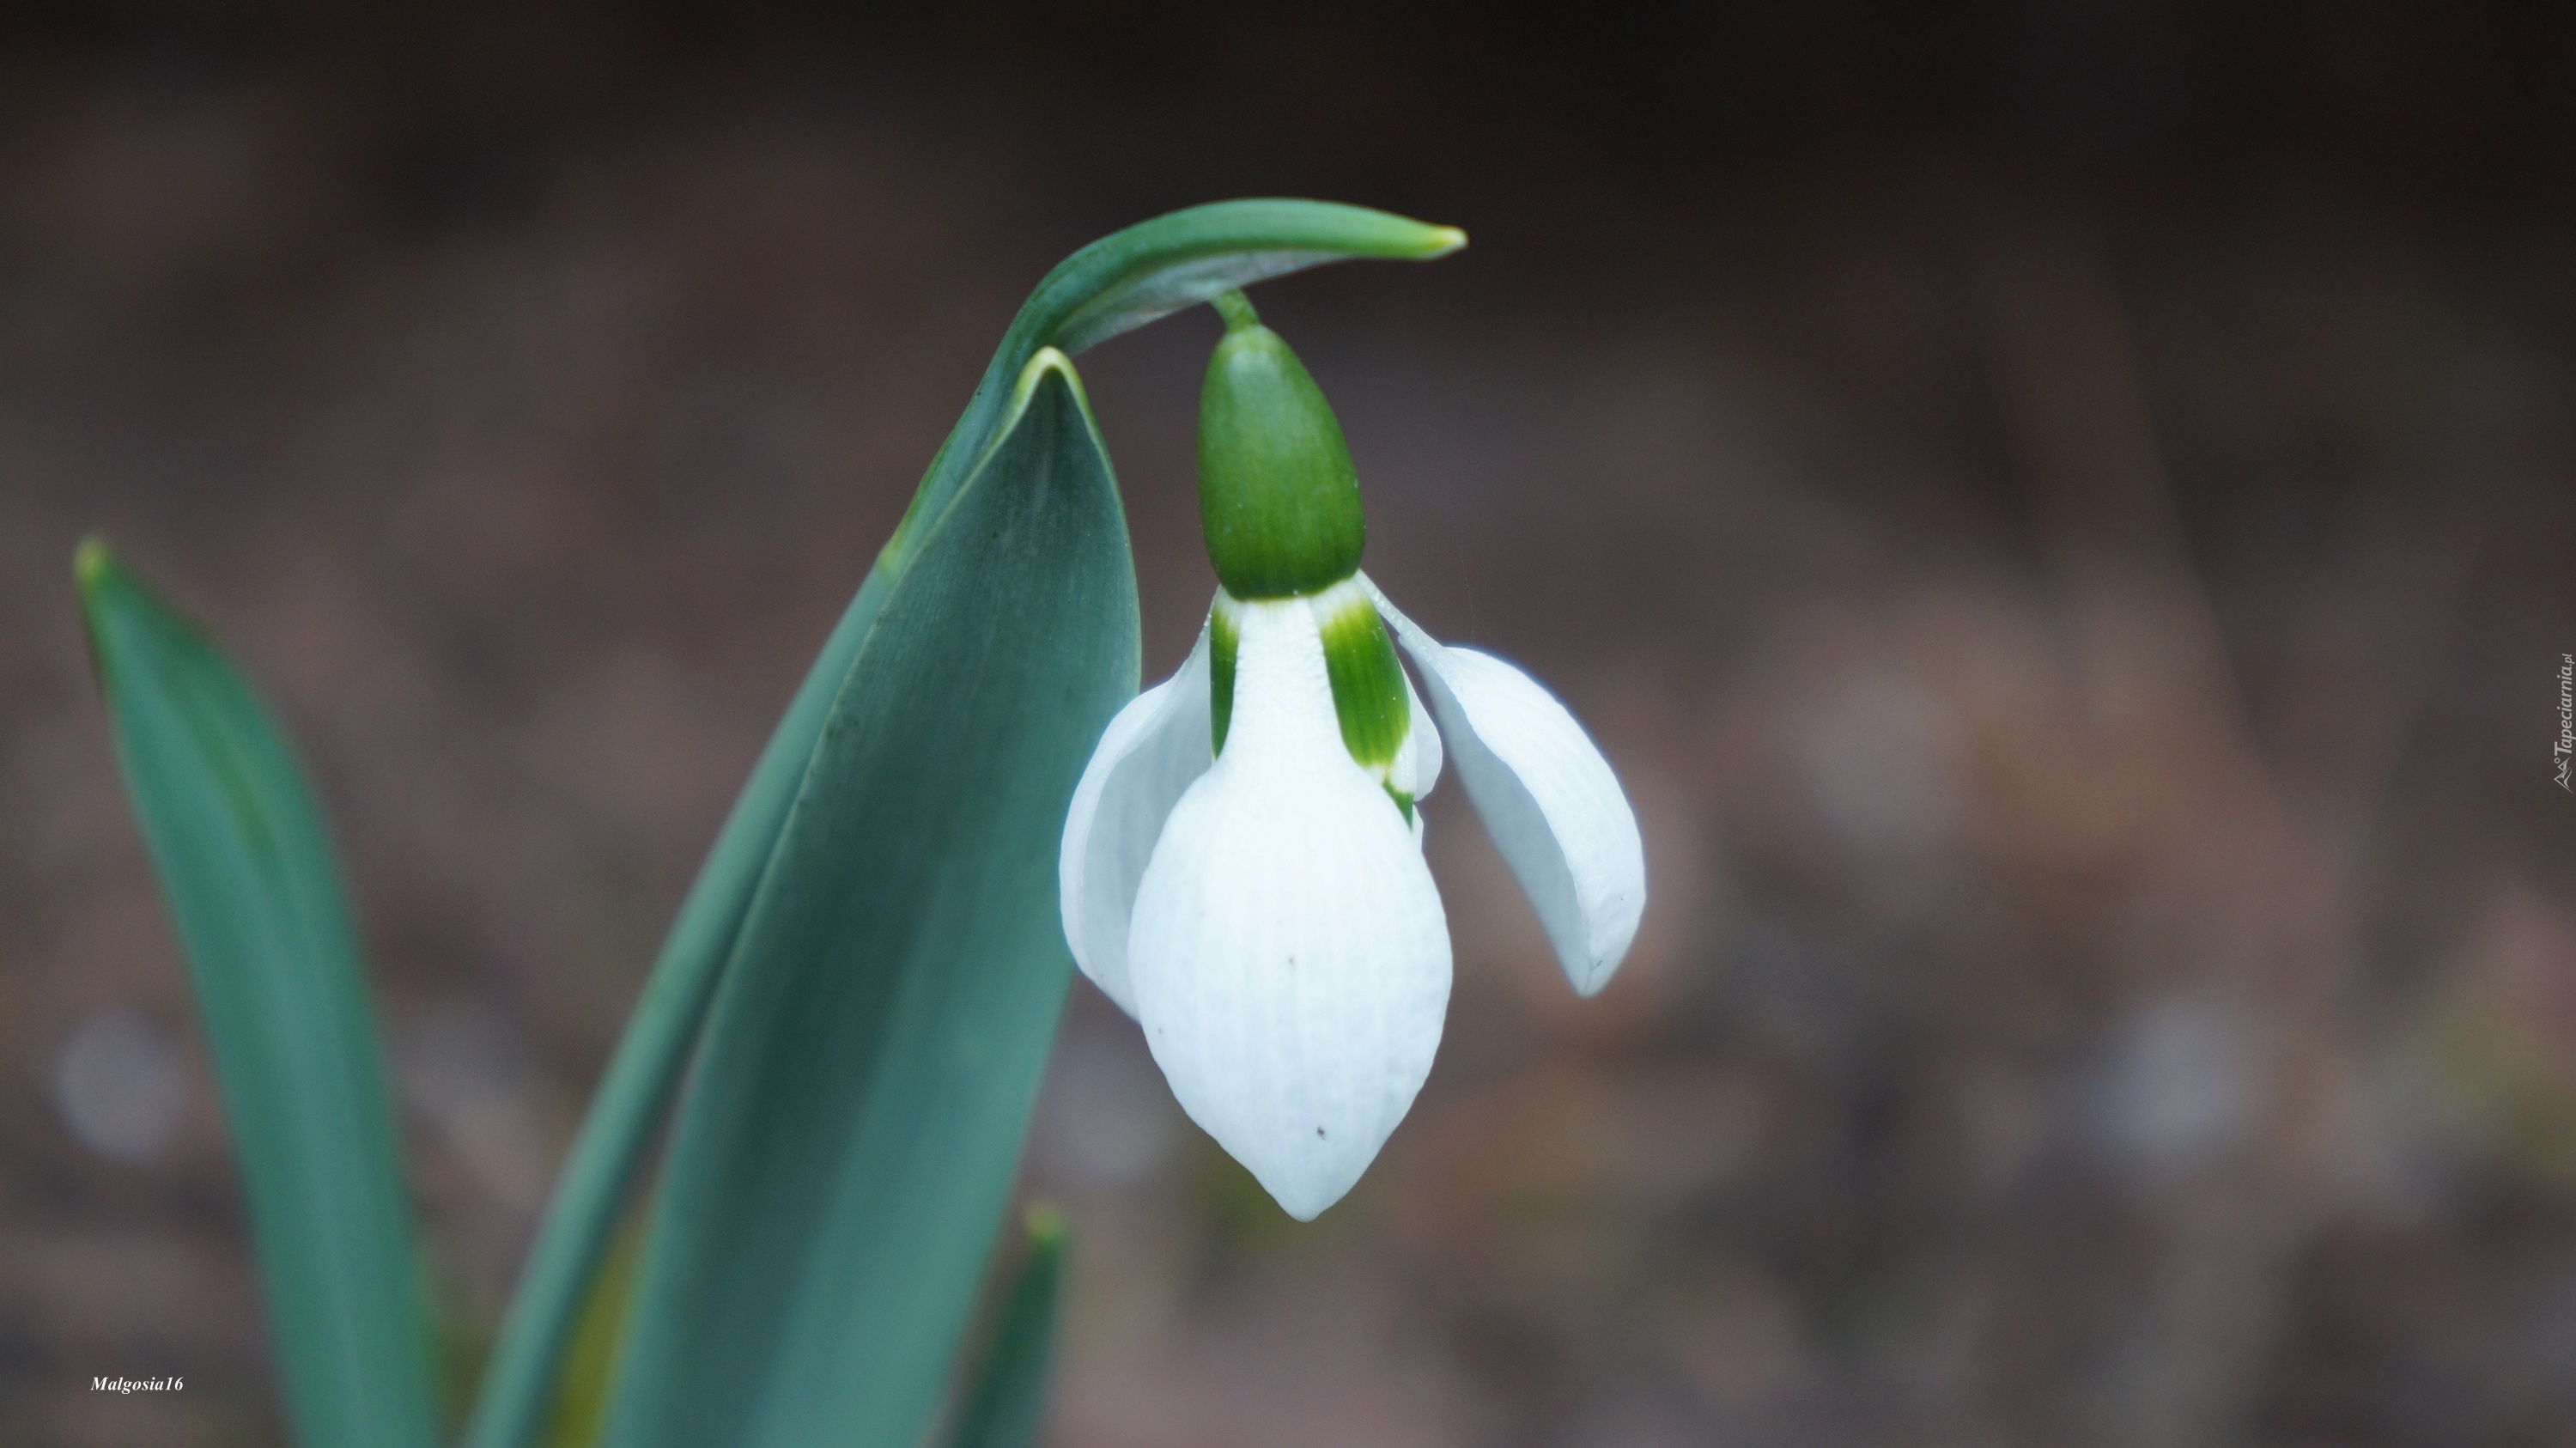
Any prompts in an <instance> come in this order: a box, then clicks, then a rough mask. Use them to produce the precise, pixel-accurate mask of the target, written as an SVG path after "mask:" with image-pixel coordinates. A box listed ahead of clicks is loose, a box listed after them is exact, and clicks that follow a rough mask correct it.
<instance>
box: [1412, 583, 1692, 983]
mask: <svg viewBox="0 0 2576 1448" xmlns="http://www.w3.org/2000/svg"><path fill="white" fill-rule="evenodd" d="M1370 591H1371V593H1372V594H1374V595H1375V596H1376V598H1377V606H1378V612H1379V613H1381V614H1382V615H1384V616H1385V618H1386V621H1387V624H1388V626H1389V627H1391V628H1393V629H1394V630H1395V635H1396V638H1397V640H1398V641H1400V642H1401V643H1402V644H1403V645H1404V648H1405V652H1407V653H1409V654H1411V655H1412V656H1413V661H1414V662H1415V663H1416V664H1417V665H1419V666H1420V667H1421V669H1422V679H1423V684H1424V686H1425V688H1426V689H1427V690H1428V691H1429V693H1430V695H1431V712H1432V714H1433V716H1434V717H1435V718H1437V719H1438V720H1439V721H1440V729H1441V732H1442V733H1443V734H1444V735H1445V736H1447V742H1448V746H1449V751H1450V753H1451V754H1452V755H1453V756H1455V758H1456V760H1457V769H1458V778H1459V779H1460V780H1461V781H1462V782H1463V783H1464V784H1465V786H1466V790H1467V798H1468V799H1469V800H1471V801H1473V802H1474V803H1475V806H1476V813H1477V815H1478V816H1479V817H1481V818H1482V819H1483V820H1484V822H1485V832H1486V833H1487V834H1489V835H1491V836H1493V840H1494V848H1495V849H1496V850H1498V851H1500V852H1501V854H1502V857H1503V862H1504V863H1505V864H1507V865H1509V866H1511V870H1512V875H1513V878H1515V879H1517V880H1519V881H1520V884H1521V890H1522V892H1523V893H1525V894H1527V895H1528V896H1529V900H1530V904H1531V905H1532V906H1533V907H1535V908H1536V909H1537V911H1538V918H1539V924H1540V925H1541V926H1542V927H1544V928H1545V929H1546V931H1547V939H1548V943H1549V944H1550V945H1553V946H1554V947H1556V958H1557V961H1558V963H1559V964H1561V965H1563V966H1564V967H1565V975H1566V979H1568V980H1570V981H1572V982H1573V983H1574V988H1575V990H1576V991H1578V992H1580V993H1582V994H1584V995H1590V994H1592V993H1593V992H1595V991H1597V990H1599V989H1601V987H1602V986H1604V985H1606V984H1608V983H1609V980H1610V975H1611V972H1613V971H1615V970H1617V969H1618V968H1619V962H1620V960H1621V959H1622V958H1623V957H1625V956H1626V955H1627V953H1628V946H1629V943H1630V942H1632V941H1634V940H1635V939H1636V938H1637V921H1638V918H1639V917H1640V916H1641V915H1643V914H1644V913H1645V909H1646V849H1645V843H1644V841H1643V840H1642V839H1641V838H1640V837H1639V836H1638V833H1637V816H1636V813H1635V811H1633V810H1631V809H1630V808H1629V807H1628V797H1627V796H1626V795H1625V794H1623V793H1621V792H1620V789H1619V778H1618V776H1617V775H1615V774H1613V773H1611V771H1610V762H1609V761H1608V760H1606V759H1604V758H1602V757H1601V751H1600V749H1598V748H1597V747H1595V746H1594V744H1593V743H1592V739H1591V736H1589V735H1587V734H1585V733H1584V732H1583V726H1582V725H1580V724H1578V723H1576V722H1574V716H1573V715H1572V714H1569V713H1567V712H1566V709H1565V706H1564V705H1563V704H1560V703H1558V702H1557V701H1556V698H1555V696H1554V695H1551V694H1550V693H1548V692H1547V690H1545V689H1543V688H1540V687H1539V685H1538V683H1537V682H1536V681H1535V680H1533V679H1531V678H1530V676H1529V675H1527V674H1524V673H1522V672H1521V671H1520V670H1518V669H1516V668H1513V667H1512V666H1511V665H1509V664H1507V663H1504V662H1503V661H1502V660H1500V659H1498V658H1495V657H1493V656H1492V655H1490V654H1484V653H1478V652H1477V651H1476V650H1474V649H1453V648H1446V647H1443V646H1442V645H1441V644H1439V643H1438V642H1437V641H1435V640H1433V639H1432V637H1431V636H1430V635H1428V634H1426V633H1424V632H1423V631H1422V630H1421V629H1420V628H1417V627H1415V625H1414V622H1413V620H1411V619H1409V618H1406V617H1405V616H1404V615H1403V614H1401V613H1398V612H1397V611H1396V609H1395V606H1394V605H1393V604H1390V603H1388V602H1387V601H1386V596H1385V595H1384V594H1382V593H1377V591H1376V585H1374V584H1371V585H1370Z"/></svg>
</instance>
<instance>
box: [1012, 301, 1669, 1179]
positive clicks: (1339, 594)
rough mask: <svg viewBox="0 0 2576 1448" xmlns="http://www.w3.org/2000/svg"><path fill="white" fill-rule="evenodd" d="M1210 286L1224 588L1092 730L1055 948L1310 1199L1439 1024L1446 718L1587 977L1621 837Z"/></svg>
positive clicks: (1582, 981) (1262, 339)
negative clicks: (1145, 684)
mask: <svg viewBox="0 0 2576 1448" xmlns="http://www.w3.org/2000/svg"><path fill="white" fill-rule="evenodd" d="M1217 307H1218V310H1219V311H1220V312H1221V313H1223V315H1224V317H1225V320H1226V335H1225V338H1224V340H1223V341H1221V342H1220V343H1218V345H1217V349H1216V354H1215V355H1214V356H1213V357H1212V358H1210V359H1209V362H1208V371H1207V380H1206V384H1205V387H1204V390H1203V391H1202V393H1201V395H1200V402H1199V513H1200V520H1201V524H1202V527H1203V529H1204V531H1205V535H1206V539H1207V549H1208V559H1209V561H1210V562H1211V563H1212V564H1214V565H1215V568H1216V574H1217V579H1218V582H1219V583H1220V585H1221V587H1220V588H1219V589H1218V591H1217V595H1216V599H1215V602H1214V603H1213V604H1212V605H1211V606H1210V607H1209V610H1208V617H1207V622H1206V624H1205V626H1204V627H1203V628H1202V629H1201V631H1200V634H1199V640H1198V643H1197V646H1196V647H1195V648H1193V649H1192V650H1191V651H1190V656H1189V659H1188V661H1187V662H1186V663H1184V664H1183V665H1182V666H1181V670H1180V672H1179V673H1177V674H1174V675H1173V676H1172V677H1171V678H1170V679H1167V680H1165V681H1164V682H1162V683H1161V684H1158V685H1156V686H1154V687H1153V688H1151V689H1148V690H1146V691H1145V692H1144V693H1142V694H1140V695H1138V696H1137V697H1136V699H1135V700H1134V701H1133V702H1131V703H1130V704H1128V706H1127V707H1126V708H1125V709H1124V710H1122V711H1120V713H1119V714H1118V716H1117V717H1116V718H1115V719H1113V720H1112V721H1111V722H1110V725H1109V728H1108V729H1107V731H1106V732H1104V733H1103V734H1102V736H1101V739H1100V743H1099V746H1098V747H1097V748H1096V749H1095V750H1094V751H1093V754H1092V758H1091V763H1090V765H1089V767H1088V768H1087V769H1086V770H1085V771H1084V773H1083V777H1082V782H1081V784H1080V785H1079V786H1078V787H1077V788H1076V789H1075V791H1074V796H1073V805H1072V808H1071V810H1070V812H1069V813H1068V815H1067V817H1066V820H1065V832H1064V845H1063V853H1062V856H1061V858H1060V861H1059V877H1058V878H1059V886H1060V888H1061V890H1062V894H1063V909H1064V931H1065V938H1066V939H1067V941H1069V942H1070V943H1071V945H1072V947H1073V954H1074V959H1075V960H1076V961H1077V962H1078V963H1079V964H1080V965H1081V967H1082V970H1083V973H1084V974H1085V975H1087V976H1089V977H1090V978H1091V980H1092V981H1093V982H1094V983H1095V984H1097V985H1098V986H1099V987H1100V988H1101V990H1102V991H1104V992H1105V993H1107V994H1108V996H1109V998H1110V999H1112V1000H1114V1001H1116V1002H1117V1003H1118V1005H1119V1007H1120V1008H1121V1009H1123V1010H1125V1011H1126V1012H1127V1013H1128V1014H1129V1015H1131V1016H1134V1017H1135V1018H1136V1020H1137V1021H1138V1023H1139V1024H1141V1025H1142V1026H1143V1027H1144V1030H1145V1039H1146V1042H1147V1044H1148V1046H1149V1047H1150V1048H1151V1049H1152V1051H1153V1053H1154V1060H1155V1062H1156V1063H1157V1064H1158V1065H1160V1066H1161V1067H1162V1069H1163V1074H1164V1076H1165V1077H1166V1078H1167V1079H1168V1080H1169V1081H1170V1082H1171V1085H1172V1091H1173V1094H1174V1095H1175V1096H1177V1097H1178V1098H1179V1100H1180V1103H1181V1106H1182V1109H1184V1110H1185V1111H1187V1112H1188V1113H1189V1114H1190V1117H1191V1119H1192V1120H1194V1121H1196V1122H1198V1124H1199V1125H1200V1126H1201V1127H1203V1128H1205V1129H1206V1130H1207V1132H1208V1134H1209V1135H1211V1136H1213V1137H1215V1138H1216V1140H1217V1142H1218V1143H1219V1144H1220V1145H1222V1146H1223V1147H1224V1148H1225V1149H1226V1150H1227V1151H1228V1152H1230V1153H1232V1154H1233V1156H1234V1158H1235V1159H1236V1160H1237V1161H1240V1162H1242V1163H1243V1164H1244V1165H1245V1166H1246V1167H1247V1168H1249V1169H1250V1170H1251V1172H1252V1174H1253V1175H1254V1176H1255V1177H1257V1178H1259V1180H1260V1182H1261V1184H1262V1186H1263V1187H1265V1188H1266V1189H1268V1191H1269V1192H1270V1194H1271V1196H1273V1197H1274V1198H1276V1199H1277V1200H1278V1202H1279V1205H1280V1206H1281V1207H1283V1208H1284V1209H1286V1210H1287V1212H1288V1213H1289V1214H1290V1215H1291V1216H1294V1217H1297V1218H1299V1219H1300V1220H1307V1219H1311V1218H1313V1217H1314V1216H1315V1215H1316V1214H1317V1213H1319V1212H1321V1211H1322V1210H1323V1209H1324V1208H1326V1207H1328V1206H1331V1205H1332V1204H1333V1203H1334V1202H1335V1201H1338V1200H1340V1198H1341V1197H1342V1195H1343V1194H1344V1193H1345V1192H1347V1191H1349V1190H1350V1188H1351V1185H1352V1183H1354V1182H1356V1181H1357V1180H1358V1179H1359V1177H1360V1174H1361V1173H1362V1172H1363V1171H1365V1170H1366V1169H1367V1167H1368V1164H1369V1162H1370V1161H1371V1160H1373V1159H1374V1158H1375V1157H1376V1155H1377V1152H1378V1148H1379V1147H1380V1146H1382V1145H1384V1144H1385V1142H1386V1139H1387V1136H1388V1134H1389V1133H1391V1132H1393V1131H1394V1130H1395V1126H1396V1123H1397V1122H1398V1121H1400V1120H1402V1119H1403V1117H1404V1113H1405V1111H1406V1110H1407V1109H1408V1108H1410V1107H1411V1106H1412V1104H1413V1098H1414V1095H1415V1093H1416V1092H1418V1091H1420V1090H1421V1088H1422V1082H1423V1079H1424V1078H1425V1077H1426V1076H1427V1075H1428V1074H1429V1073H1430V1070H1431V1059H1432V1056H1433V1054H1434V1053H1435V1052H1436V1051H1437V1049H1438V1047H1439V1044H1440V1027H1441V1021H1442V1018H1443V1017H1444V1016H1445V1015H1446V1013H1447V1010H1448V1004H1449V968H1450V957H1449V929H1448V922H1447V920H1446V919H1445V918H1444V916H1443V915H1442V912H1441V907H1440V895H1439V891H1438V890H1437V889H1436V888H1435V887H1434V885H1433V884H1432V880H1431V872H1430V870H1429V869H1428V868H1427V867H1425V865H1424V864H1423V860H1422V849H1421V845H1422V831H1423V826H1424V818H1423V815H1424V805H1423V800H1424V797H1425V796H1427V795H1429V794H1430V793H1431V789H1432V785H1433V784H1434V783H1435V782H1436V780H1437V779H1438V777H1439V774H1440V770H1441V765H1442V753H1443V751H1442V739H1443V737H1444V735H1445V737H1446V739H1447V741H1448V746H1449V751H1450V753H1451V754H1453V755H1454V757H1455V762H1456V766H1457V772H1458V775H1459V778H1460V780H1461V781H1462V782H1463V784H1464V785H1465V787H1466V792H1467V798H1468V800H1469V801H1470V802H1471V803H1472V804H1474V805H1475V807H1476V812H1477V814H1478V816H1479V817H1480V818H1482V819H1483V821H1484V823H1485V828H1486V831H1487V833H1488V834H1490V835H1491V836H1492V838H1493V841H1494V844H1495V846H1496V848H1497V849H1498V850H1499V851H1500V852H1501V854H1502V856H1503V859H1504V861H1505V863H1506V864H1508V865H1509V866H1510V867H1511V870H1512V874H1513V876H1514V878H1515V879H1517V880H1518V881H1519V882H1520V885H1521V889H1522V891H1523V892H1524V893H1525V894H1527V895H1528V897H1529V899H1530V903H1531V904H1532V905H1533V906H1534V907H1535V908H1536V910H1537V914H1538V918H1539V924H1540V926H1541V928H1542V929H1544V930H1545V932H1546V934H1547V938H1548V941H1549V943H1550V944H1551V945H1552V946H1553V947H1554V948H1555V951H1556V955H1557V959H1558V961H1559V962H1560V963H1561V964H1562V965H1563V966H1564V968H1565V972H1566V975H1567V977H1568V979H1569V980H1571V981H1572V982H1573V985H1574V988H1575V989H1576V990H1577V991H1579V992H1581V993H1583V994H1585V995H1590V994H1591V993H1593V992H1594V991H1597V990H1599V989H1600V988H1601V987H1602V985H1603V984H1605V983H1606V982H1607V981H1608V980H1609V977H1610V974H1611V972H1612V971H1614V970H1615V969H1617V968H1618V964H1619V961H1620V958H1621V957H1622V956H1624V955H1625V954H1626V953H1627V949H1628V944H1629V942H1630V940H1631V939H1633V938H1634V936H1635V935H1636V930H1637V921H1638V917H1639V915H1640V913H1641V912H1642V911H1643V910H1644V908H1645V899H1646V889H1645V856H1644V851H1643V848H1642V846H1641V844H1640V842H1639V839H1638V834H1637V822H1636V817H1635V815H1634V814H1633V813H1631V812H1630V810H1629V808H1628V802H1627V799H1626V798H1625V796H1623V795H1622V794H1621V793H1620V790H1619V782H1618V780H1617V778H1616V777H1615V776H1613V775H1612V774H1611V772H1610V766H1609V764H1608V762H1607V761H1605V760H1604V759H1603V758H1602V757H1601V753H1600V751H1599V750H1598V749H1597V748H1595V747H1594V746H1593V743H1592V741H1591V739H1590V738H1589V737H1588V736H1586V735H1585V734H1584V732H1583V729H1582V726H1581V725H1579V724H1577V723H1575V721H1574V717H1573V716H1572V715H1571V714H1569V713H1567V712H1566V710H1565V707H1564V706H1563V705H1562V704H1559V703H1558V702H1557V701H1556V700H1555V698H1554V697H1552V696H1551V695H1549V694H1548V692H1547V691H1546V690H1544V689H1542V688H1540V687H1539V686H1538V685H1537V684H1536V683H1534V682H1533V681H1532V680H1531V679H1530V678H1529V676H1528V675H1526V674H1524V673H1522V672H1521V671H1520V670H1518V669H1516V668H1513V667H1512V666H1511V665H1509V664H1506V663H1504V662H1503V661H1502V660H1500V659H1497V658H1494V657H1492V656H1491V655H1488V654H1483V653H1479V652H1476V651H1475V650H1472V649H1463V648H1446V647H1443V646H1442V645H1440V644H1439V643H1437V642H1434V641H1433V640H1432V639H1431V638H1430V636H1429V635H1427V634H1425V633H1423V632H1422V630H1420V629H1419V628H1416V627H1415V626H1414V625H1413V623H1412V621H1411V620H1409V619H1406V618H1405V617H1404V616H1403V615H1402V614H1400V613H1398V612H1396V610H1395V608H1394V607H1393V606H1392V605H1391V604H1389V603H1388V602H1387V601H1386V598H1385V596H1384V595H1383V594H1381V593H1379V592H1378V590H1377V587H1376V585H1375V584H1373V583H1371V582H1370V581H1369V580H1368V578H1367V576H1366V575H1365V574H1362V573H1361V572H1360V571H1359V565H1360V555H1361V552H1362V551H1363V548H1364V547H1365V545H1366V542H1367V526H1366V522H1365V519H1364V517H1363V515H1362V511H1361V506H1360V493H1359V482H1358V477H1357V474H1356V472H1355V471H1354V470H1353V468H1352V466H1351V458H1350V449H1349V447H1348V446H1347V445H1346V444H1345V443H1344V441H1343V438H1342V430H1341V425H1340V423H1339V422H1337V421H1336V420H1335V419H1334V416H1333V411H1332V408H1331V407H1330V405H1328V404H1327V403H1326V402H1325V401H1324V397H1323V394H1322V392H1321V391H1320V390H1318V389H1317V388H1316V386H1315V383H1314V379H1313V378H1311V377H1309V376H1308V375H1307V373H1306V369H1305V367H1304V365H1303V364H1301V363H1300V362H1299V361H1298V360H1297V356H1296V354H1295V353H1294V352H1292V351H1290V350H1289V348H1288V344H1287V343H1286V342H1284V341H1282V340H1280V338H1279V335H1278V334H1277V333H1275V332H1273V331H1271V330H1270V329H1269V328H1267V327H1265V326H1263V325H1261V323H1260V320H1259V319H1258V318H1257V317H1256V316H1255V315H1254V314H1253V310H1252V307H1251V305H1250V304H1249V303H1248V302H1246V301H1244V300H1243V298H1242V296H1241V294H1239V293H1228V294H1227V295H1226V296H1224V297H1221V298H1219V299H1218V301H1217ZM1390 629H1392V636H1390ZM1398 640H1400V641H1401V642H1402V644H1403V648H1404V652H1405V653H1407V654H1409V655H1410V656H1411V657H1412V660H1413V665H1414V669H1415V670H1416V672H1418V673H1419V675H1420V677H1421V680H1422V693H1426V694H1428V695H1429V698H1430V705H1431V707H1430V709H1429V710H1428V711H1426V710H1425V709H1424V707H1423V701H1422V697H1421V694H1417V693H1416V691H1415V689H1414V687H1413V684H1412V681H1411V680H1410V679H1409V678H1408V677H1407V675H1406V673H1405V670H1404V666H1403V664H1402V663H1401V662H1399V660H1398V658H1397V652H1396V642H1397V641H1398ZM1435 721H1436V727H1435Z"/></svg>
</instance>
